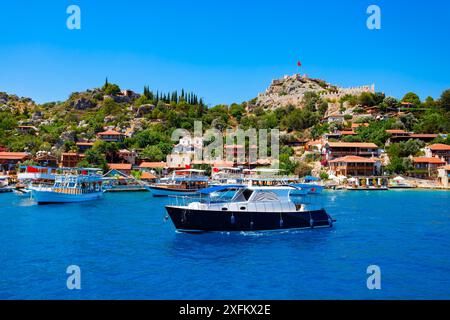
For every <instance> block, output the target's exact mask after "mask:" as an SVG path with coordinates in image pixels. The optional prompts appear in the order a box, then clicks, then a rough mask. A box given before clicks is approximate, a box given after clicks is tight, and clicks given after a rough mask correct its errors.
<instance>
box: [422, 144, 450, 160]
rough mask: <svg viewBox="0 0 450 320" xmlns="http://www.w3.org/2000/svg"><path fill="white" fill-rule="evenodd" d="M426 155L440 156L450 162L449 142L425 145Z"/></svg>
mask: <svg viewBox="0 0 450 320" xmlns="http://www.w3.org/2000/svg"><path fill="white" fill-rule="evenodd" d="M425 155H426V156H427V157H438V158H440V159H441V160H443V161H445V162H446V163H447V164H450V146H449V145H447V144H442V143H437V144H432V145H430V146H427V147H425Z"/></svg>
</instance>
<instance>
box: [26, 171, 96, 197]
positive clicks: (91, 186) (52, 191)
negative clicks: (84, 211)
mask: <svg viewBox="0 0 450 320" xmlns="http://www.w3.org/2000/svg"><path fill="white" fill-rule="evenodd" d="M30 189H31V192H32V197H33V199H34V200H35V201H36V202H37V203H38V204H49V203H69V202H82V201H90V200H96V199H100V198H101V197H103V188H102V175H101V173H100V172H99V169H85V168H77V169H70V170H68V169H65V170H64V172H63V173H61V174H56V175H55V183H54V185H53V186H51V187H48V186H32V187H30Z"/></svg>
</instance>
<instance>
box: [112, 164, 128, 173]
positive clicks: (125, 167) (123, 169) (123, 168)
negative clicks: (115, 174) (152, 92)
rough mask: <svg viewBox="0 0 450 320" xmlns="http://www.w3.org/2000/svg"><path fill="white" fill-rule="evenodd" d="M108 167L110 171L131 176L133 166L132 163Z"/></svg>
mask: <svg viewBox="0 0 450 320" xmlns="http://www.w3.org/2000/svg"><path fill="white" fill-rule="evenodd" d="M108 167H109V169H110V170H116V171H120V172H122V173H123V174H126V175H130V174H131V167H132V165H131V163H108Z"/></svg>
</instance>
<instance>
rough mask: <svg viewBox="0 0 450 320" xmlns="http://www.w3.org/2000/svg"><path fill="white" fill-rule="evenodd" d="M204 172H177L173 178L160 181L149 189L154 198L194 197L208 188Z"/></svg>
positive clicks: (190, 170)
mask: <svg viewBox="0 0 450 320" xmlns="http://www.w3.org/2000/svg"><path fill="white" fill-rule="evenodd" d="M204 172H205V171H204V170H196V169H185V170H176V171H174V172H173V174H172V176H171V177H166V178H162V179H160V181H159V182H158V183H156V184H153V185H150V186H148V187H147V188H148V189H149V190H150V191H151V192H152V195H153V196H154V197H168V196H180V195H182V196H193V195H195V194H196V193H197V191H199V190H201V189H204V188H207V187H208V177H206V176H205V175H204Z"/></svg>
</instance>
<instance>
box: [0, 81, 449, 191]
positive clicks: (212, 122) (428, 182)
mask: <svg viewBox="0 0 450 320" xmlns="http://www.w3.org/2000/svg"><path fill="white" fill-rule="evenodd" d="M196 120H198V121H202V124H203V129H208V128H217V129H219V130H221V131H225V129H227V128H235V129H236V128H241V129H244V130H246V129H248V128H256V129H273V128H277V129H279V130H280V132H281V136H280V143H281V146H280V158H279V167H280V168H281V169H282V170H283V172H284V173H286V174H294V175H297V176H305V175H310V174H312V175H314V176H317V177H320V178H322V179H324V180H333V181H336V182H339V181H342V180H343V179H344V180H345V179H348V178H350V177H356V176H364V177H380V176H396V175H403V176H405V177H407V178H410V179H415V181H417V182H418V183H419V184H420V185H422V186H427V187H445V188H448V187H449V182H448V180H449V175H450V137H449V136H448V133H449V131H450V89H448V90H446V91H444V92H443V93H442V95H441V97H440V98H439V99H436V100H435V99H433V98H431V97H427V98H426V99H425V100H423V101H422V100H421V99H420V98H419V97H418V96H417V95H416V94H415V93H412V92H410V93H406V94H405V96H404V97H403V98H402V99H401V100H397V99H395V98H393V97H389V96H386V95H385V94H384V93H381V92H376V91H375V86H374V85H369V86H361V87H354V88H341V87H339V86H335V85H331V84H329V83H327V82H325V81H323V80H320V79H310V78H308V77H307V76H302V75H298V74H296V75H293V76H285V77H283V78H281V79H275V80H273V81H272V83H271V84H270V86H269V87H268V88H267V90H266V91H265V92H263V93H261V94H259V95H258V96H257V97H256V98H255V99H253V100H250V101H246V102H242V103H233V104H231V105H217V106H214V107H209V106H207V105H206V104H205V103H204V101H203V99H201V98H198V96H197V95H196V94H195V93H192V92H187V91H185V90H181V92H178V91H173V92H168V93H167V92H159V91H157V92H154V91H151V90H150V89H149V88H148V87H144V90H143V93H142V94H140V93H136V92H133V91H132V90H122V89H121V88H120V87H119V86H118V85H116V84H113V83H110V82H108V80H106V81H105V83H104V85H103V86H102V87H101V88H96V89H89V90H86V91H84V92H75V93H72V94H71V95H70V97H69V98H68V99H67V100H66V101H61V102H50V103H45V104H37V103H35V102H34V101H33V100H32V99H30V98H21V97H18V96H16V95H11V94H7V93H0V174H3V175H9V176H14V175H15V173H16V172H17V169H18V166H19V165H25V166H27V165H35V166H53V167H100V168H102V169H103V170H104V171H105V172H106V171H108V170H110V169H113V170H117V171H121V172H122V173H124V174H127V175H134V176H135V177H138V178H144V177H145V178H147V179H149V180H151V179H155V178H156V177H158V176H160V175H163V174H167V173H168V172H170V171H171V170H174V169H180V168H191V167H192V168H201V169H206V170H208V171H209V172H210V171H211V170H213V169H212V168H219V167H241V168H256V167H266V166H270V165H271V164H272V163H273V162H274V159H270V158H266V159H258V160H257V161H249V159H248V157H245V155H248V153H249V150H250V149H251V148H257V147H256V146H254V145H249V143H248V142H247V143H246V144H245V145H237V144H234V145H232V146H225V147H224V155H227V156H233V157H234V158H237V157H238V156H239V155H244V157H243V159H244V160H243V161H227V160H224V159H221V158H218V159H212V160H211V159H210V160H207V161H197V160H195V159H194V154H195V152H196V150H197V149H198V148H202V147H204V145H205V144H207V142H206V141H203V140H202V139H198V138H195V139H190V138H182V139H180V141H176V142H174V141H171V139H170V136H171V133H172V131H173V130H175V129H176V128H183V129H186V130H189V131H192V130H193V125H194V121H196Z"/></svg>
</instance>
